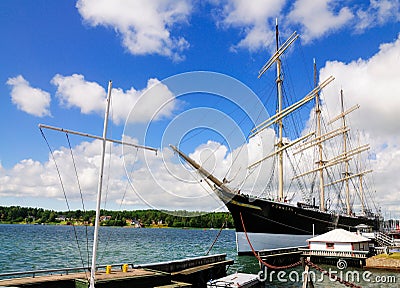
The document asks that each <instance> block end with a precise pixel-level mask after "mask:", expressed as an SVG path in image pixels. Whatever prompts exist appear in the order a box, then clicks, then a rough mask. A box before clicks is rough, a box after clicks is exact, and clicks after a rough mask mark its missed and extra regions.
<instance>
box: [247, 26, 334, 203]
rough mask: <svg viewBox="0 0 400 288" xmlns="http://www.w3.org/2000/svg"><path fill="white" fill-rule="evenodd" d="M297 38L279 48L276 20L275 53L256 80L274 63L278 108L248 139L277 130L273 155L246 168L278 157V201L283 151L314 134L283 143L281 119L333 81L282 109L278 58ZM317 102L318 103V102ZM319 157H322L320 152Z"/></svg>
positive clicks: (331, 78) (281, 182)
mask: <svg viewBox="0 0 400 288" xmlns="http://www.w3.org/2000/svg"><path fill="white" fill-rule="evenodd" d="M298 37H299V35H298V34H297V33H296V32H294V33H293V34H292V35H291V36H290V37H289V38H288V39H287V40H286V41H285V43H283V44H282V46H280V47H279V29H278V20H276V26H275V38H276V39H275V40H276V51H275V53H274V54H273V55H272V56H271V58H270V59H269V60H268V61H267V62H266V63H265V65H264V66H263V67H262V68H261V70H260V71H259V73H258V78H260V77H261V76H262V75H263V74H264V73H265V72H266V71H267V70H268V69H269V68H270V67H271V66H272V65H273V64H274V63H275V65H276V87H277V102H278V107H277V111H276V114H275V115H273V116H271V117H270V118H269V119H267V120H265V121H264V122H262V123H261V124H259V125H257V126H256V127H254V128H253V129H252V130H251V131H250V132H251V133H250V137H254V136H255V135H257V134H259V133H260V132H262V131H263V130H265V129H267V128H268V127H270V126H271V125H274V124H275V125H277V130H278V131H277V134H278V135H277V144H276V145H275V146H276V149H275V151H274V152H273V153H271V154H269V155H267V156H265V157H264V158H262V159H260V160H258V161H257V162H255V163H253V164H251V165H250V166H249V167H248V168H249V169H251V168H253V167H255V166H257V165H258V164H260V163H261V162H263V161H265V160H266V159H268V158H270V157H272V156H277V157H278V193H277V194H278V195H277V196H278V200H279V201H283V200H284V194H283V186H284V177H283V154H284V152H285V150H286V149H288V148H289V147H292V146H293V145H295V144H297V143H299V142H301V141H303V140H305V139H306V138H308V137H310V136H312V135H314V134H315V133H310V134H307V135H304V136H302V137H300V138H298V139H296V140H294V141H291V142H290V143H283V118H284V117H286V116H288V115H289V114H291V113H293V112H294V111H295V110H297V109H299V108H300V107H302V106H303V105H304V104H306V103H308V102H310V101H311V100H313V99H314V98H315V97H317V95H318V92H319V91H320V90H321V89H323V88H324V87H325V86H327V85H328V84H329V83H330V82H332V81H333V80H334V77H332V76H330V77H328V78H327V79H326V80H325V81H323V82H322V83H320V84H319V85H315V88H314V89H313V90H312V91H311V92H310V93H308V94H307V95H306V96H305V97H304V98H302V99H301V100H299V101H298V102H296V103H294V104H292V105H290V106H288V107H286V108H283V93H282V85H283V79H282V63H281V59H280V56H281V55H282V54H283V53H284V52H285V51H286V49H287V48H289V47H290V45H291V44H292V43H293V42H294V41H295V40H296V39H297V38H298ZM317 102H319V100H318V101H317ZM321 155H322V152H321ZM321 157H322V156H321ZM321 162H322V161H321ZM322 186H323V184H322Z"/></svg>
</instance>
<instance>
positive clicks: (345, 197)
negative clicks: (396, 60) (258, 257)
mask: <svg viewBox="0 0 400 288" xmlns="http://www.w3.org/2000/svg"><path fill="white" fill-rule="evenodd" d="M298 37H299V35H298V34H297V33H296V32H294V33H293V34H292V35H291V36H290V37H289V38H288V39H287V40H286V41H285V42H284V43H283V44H282V46H279V31H278V24H276V51H275V53H274V54H273V55H272V57H271V58H270V59H269V61H267V62H266V64H265V65H264V66H263V67H262V68H261V70H260V71H259V75H258V78H260V77H261V76H262V75H263V74H264V73H266V72H267V71H268V70H269V69H270V68H271V67H274V66H275V67H276V79H275V80H276V95H277V96H276V98H277V101H276V102H277V105H276V114H275V115H273V116H271V117H270V118H269V119H266V120H265V121H263V122H262V123H261V124H259V125H257V126H256V127H254V128H253V129H252V130H251V131H250V134H249V135H250V136H249V137H254V136H256V135H258V134H259V133H261V132H262V131H264V130H266V129H274V131H275V137H274V138H275V143H274V150H273V151H272V152H271V153H270V154H268V155H265V156H264V157H262V158H261V159H259V160H258V161H256V162H255V163H252V164H251V165H250V166H249V167H248V169H249V170H251V169H255V167H257V166H258V165H260V163H263V162H264V161H270V163H272V164H271V166H273V169H271V170H273V171H272V172H271V173H270V174H271V175H270V178H271V181H269V182H275V183H277V184H274V185H275V186H274V187H273V188H271V187H267V186H268V185H269V183H268V185H266V187H265V188H264V189H262V190H263V191H253V192H255V193H251V194H246V193H244V192H243V191H240V189H237V188H232V187H230V185H229V181H227V180H226V179H218V178H217V177H215V176H214V175H213V174H211V173H210V172H209V171H207V170H206V169H205V168H203V167H202V166H201V165H200V164H199V163H197V162H196V161H195V160H193V159H191V158H190V157H189V156H188V155H186V154H185V153H183V152H182V151H180V150H179V148H177V147H175V146H171V148H172V149H173V150H174V151H175V152H176V153H177V154H178V155H179V156H180V157H181V158H182V159H184V160H185V161H186V162H187V163H188V164H189V165H190V166H192V167H193V168H194V169H195V170H197V172H199V173H200V174H201V176H202V178H203V179H204V180H205V181H207V183H208V184H209V185H210V187H211V189H212V190H213V191H214V193H215V194H216V195H217V196H218V197H219V199H221V200H222V201H223V202H224V204H225V205H226V207H227V209H228V210H229V211H230V213H231V214H232V217H233V220H234V223H235V228H236V244H237V252H238V254H239V255H240V254H249V253H252V252H254V251H259V250H262V249H271V248H278V247H282V246H283V245H285V246H299V245H306V239H308V238H310V237H312V236H313V235H318V234H322V233H325V232H327V231H329V230H332V229H335V228H342V229H346V230H349V231H355V230H356V229H357V228H358V227H369V229H371V230H379V229H380V223H381V216H380V211H379V208H378V207H377V206H376V204H375V203H372V204H371V203H369V201H368V200H370V199H368V198H369V197H367V196H370V194H373V193H371V192H369V193H367V191H366V186H367V185H366V183H367V182H366V181H365V178H366V177H367V176H366V175H367V174H369V173H371V172H372V171H371V170H367V169H365V168H364V166H365V165H362V163H363V162H362V161H361V159H362V157H364V158H365V157H366V155H365V154H367V153H366V152H367V151H368V150H369V145H360V144H357V145H356V146H354V145H353V144H351V143H350V140H352V139H353V138H355V137H353V136H354V134H353V133H352V132H351V130H350V127H349V126H348V122H349V121H348V117H349V114H351V113H352V112H353V111H355V110H357V109H358V108H359V106H358V105H356V106H353V107H351V108H348V109H346V106H345V101H344V93H343V91H340V93H338V96H339V97H338V98H339V99H340V112H339V114H338V115H337V116H336V117H333V118H332V119H331V120H330V121H328V122H326V121H325V120H324V118H323V116H325V115H326V113H323V108H325V105H324V104H323V103H322V101H321V95H320V93H321V91H322V89H323V88H325V87H326V86H327V85H329V83H330V82H332V81H333V80H334V77H332V76H331V77H329V78H327V79H326V80H324V81H321V82H320V83H319V84H318V79H317V73H316V65H315V61H314V89H313V90H312V91H311V92H310V93H308V94H307V95H306V96H305V97H303V98H302V99H300V100H298V101H297V102H294V103H292V104H288V105H286V106H284V104H285V103H287V99H286V98H285V97H284V93H283V92H284V89H283V79H284V77H283V71H282V70H283V69H282V61H281V57H282V54H283V53H284V52H285V50H287V48H288V47H289V46H291V45H292V43H293V42H294V41H295V40H296V39H297V38H298ZM307 103H314V105H313V108H312V112H313V113H312V114H313V117H310V119H311V118H312V121H311V120H310V121H309V123H308V124H309V125H307V126H310V132H309V133H305V132H302V133H301V134H302V135H300V136H299V137H298V138H296V139H294V140H290V139H291V138H290V137H288V136H286V135H285V131H286V130H287V127H288V125H290V123H292V124H296V123H294V122H295V121H292V122H290V121H288V119H289V118H290V116H291V115H292V114H294V113H296V111H297V110H299V108H300V107H302V106H304V105H305V104H307ZM285 121H288V122H285ZM288 123H289V124H288ZM358 142H359V141H358ZM291 157H292V158H291ZM298 168H301V169H302V170H303V171H297V170H299V169H298ZM288 170H289V171H288ZM285 173H286V174H289V175H290V176H289V177H290V180H288V176H287V175H285ZM272 180H276V181H272ZM285 181H286V182H290V183H285ZM294 183H296V184H298V186H299V188H295V189H294V190H295V191H296V192H299V191H300V192H299V193H297V194H301V199H296V197H294V196H293V194H295V193H289V192H288V191H286V190H288V187H289V186H292V185H294ZM307 185H308V186H307ZM306 186H307V187H306ZM285 189H286V190H285ZM291 189H292V190H293V188H291ZM271 190H274V191H272V193H265V191H271ZM255 195H257V196H255ZM297 198H298V197H297Z"/></svg>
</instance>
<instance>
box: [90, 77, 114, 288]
mask: <svg viewBox="0 0 400 288" xmlns="http://www.w3.org/2000/svg"><path fill="white" fill-rule="evenodd" d="M111 88H112V81H109V82H108V93H107V108H106V112H105V116H104V126H103V138H102V141H103V143H102V144H103V147H102V151H101V164H100V173H99V183H98V190H97V206H96V219H95V224H94V239H93V253H92V267H91V269H90V286H89V287H90V288H94V282H95V274H96V257H97V244H98V242H99V240H98V235H99V224H100V223H99V222H100V204H101V192H102V186H103V185H102V184H103V172H104V157H105V152H106V143H107V138H106V137H107V127H108V114H109V111H110V102H111V101H110V100H111V99H110V98H111Z"/></svg>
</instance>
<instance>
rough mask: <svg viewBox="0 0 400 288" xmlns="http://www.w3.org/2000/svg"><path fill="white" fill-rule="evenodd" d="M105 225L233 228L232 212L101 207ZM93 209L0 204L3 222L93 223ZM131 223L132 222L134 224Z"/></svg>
mask: <svg viewBox="0 0 400 288" xmlns="http://www.w3.org/2000/svg"><path fill="white" fill-rule="evenodd" d="M100 214H101V215H102V216H104V217H102V219H103V221H101V225H105V226H126V225H133V223H138V224H140V225H141V226H142V227H152V226H157V225H158V226H162V227H190V228H220V227H222V225H223V224H224V227H227V228H234V224H233V219H232V216H231V215H230V213H229V212H209V213H206V212H193V211H185V210H181V211H160V210H124V211H112V210H101V213H100ZM95 217H96V212H95V211H94V210H88V211H82V210H74V211H54V210H46V209H43V208H29V207H20V206H10V207H4V206H0V223H30V224H74V225H92V224H93V223H94V220H95ZM131 223H132V224H131Z"/></svg>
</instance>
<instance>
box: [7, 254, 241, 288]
mask: <svg viewBox="0 0 400 288" xmlns="http://www.w3.org/2000/svg"><path fill="white" fill-rule="evenodd" d="M233 262H234V261H233V260H226V254H216V255H210V256H203V257H195V258H188V259H181V260H174V261H168V262H159V263H149V264H142V265H134V264H125V265H127V266H125V267H126V268H125V269H126V272H124V271H123V270H124V269H123V267H124V264H113V265H107V266H106V265H103V266H99V267H98V270H97V271H96V288H97V287H107V288H122V287H130V286H132V287H133V286H134V287H137V288H141V287H143V288H144V287H165V288H166V287H171V288H172V287H199V288H200V287H206V283H207V282H208V281H209V280H211V279H215V278H218V277H224V276H226V266H228V265H231V264H233ZM87 268H88V267H84V268H66V269H53V270H39V271H26V272H16V273H4V274H0V278H4V277H20V276H25V277H21V278H11V279H4V280H0V287H30V288H39V287H40V288H84V287H85V288H87V287H88V274H87V272H86V273H85V271H83V270H84V269H85V270H86V269H87ZM107 269H108V271H107ZM107 272H108V273H107ZM50 273H51V274H52V275H49V274H50ZM27 275H29V276H27Z"/></svg>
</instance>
